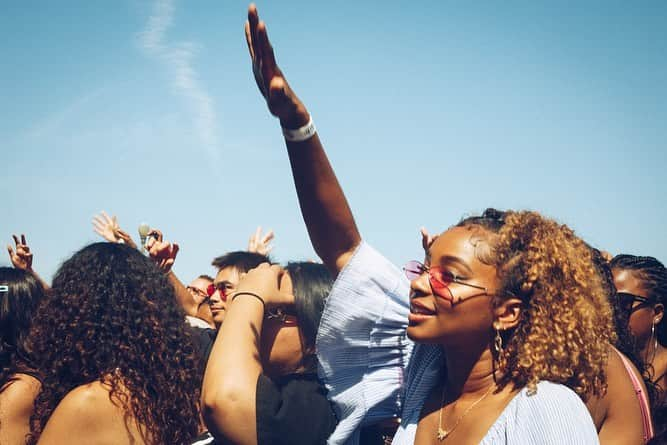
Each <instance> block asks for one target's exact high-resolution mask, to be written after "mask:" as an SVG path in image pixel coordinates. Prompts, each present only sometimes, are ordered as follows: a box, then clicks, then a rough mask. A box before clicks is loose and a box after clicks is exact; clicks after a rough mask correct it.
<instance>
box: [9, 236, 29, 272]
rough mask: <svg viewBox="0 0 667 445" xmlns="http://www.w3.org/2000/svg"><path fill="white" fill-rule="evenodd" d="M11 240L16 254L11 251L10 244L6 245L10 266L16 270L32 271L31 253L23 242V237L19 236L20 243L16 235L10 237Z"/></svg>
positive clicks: (24, 241)
mask: <svg viewBox="0 0 667 445" xmlns="http://www.w3.org/2000/svg"><path fill="white" fill-rule="evenodd" d="M12 238H14V243H15V244H16V252H14V249H12V246H11V244H8V245H7V252H9V259H10V261H11V262H12V266H14V268H16V269H22V270H25V271H32V252H30V247H28V243H27V242H26V240H25V235H23V234H22V235H21V240H20V241H19V238H18V236H16V235H12Z"/></svg>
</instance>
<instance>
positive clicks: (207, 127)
mask: <svg viewBox="0 0 667 445" xmlns="http://www.w3.org/2000/svg"><path fill="white" fill-rule="evenodd" d="M173 20H174V3H173V0H157V1H156V2H155V4H154V7H153V14H152V15H151V16H150V17H149V18H148V23H147V25H146V28H145V29H144V30H143V31H142V32H141V33H140V42H141V46H142V48H143V49H144V50H145V51H146V52H147V53H148V54H150V55H152V56H154V57H157V58H158V59H160V60H162V61H163V62H164V63H165V64H166V65H167V67H168V68H169V70H170V71H171V74H172V76H173V78H172V83H173V85H174V88H175V89H176V90H177V91H178V92H179V93H180V94H181V95H182V96H183V97H184V98H185V99H186V100H187V101H188V104H189V105H190V107H191V108H192V112H193V113H194V127H195V129H196V131H197V134H198V136H199V138H200V140H201V143H202V144H203V146H204V149H205V150H206V152H207V154H208V155H209V157H210V158H211V160H212V161H213V162H214V163H216V164H217V163H218V162H219V160H220V150H219V138H218V132H217V129H216V121H217V119H216V114H215V110H214V107H213V99H212V98H211V97H210V96H209V95H208V93H207V92H206V90H205V89H204V88H203V87H202V86H201V85H200V83H199V78H198V77H199V76H198V75H197V71H196V70H195V69H194V67H193V65H192V58H193V56H194V54H195V52H196V50H195V46H194V45H193V44H191V43H189V42H179V43H169V42H167V41H166V39H165V35H166V33H167V30H168V29H169V27H170V26H171V24H172V23H173Z"/></svg>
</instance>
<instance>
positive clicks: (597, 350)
mask: <svg viewBox="0 0 667 445" xmlns="http://www.w3.org/2000/svg"><path fill="white" fill-rule="evenodd" d="M458 226H461V227H470V228H471V229H474V228H475V227H481V228H482V229H483V230H484V231H485V232H487V233H491V234H492V235H491V236H483V237H482V238H481V240H482V241H485V242H483V244H484V246H483V248H481V249H476V250H477V256H478V257H479V259H480V260H481V261H483V262H484V263H486V264H491V265H494V266H495V267H496V268H497V270H498V276H499V278H500V287H499V289H498V291H497V292H496V296H495V299H494V302H493V304H494V307H498V306H499V305H500V304H502V303H503V302H504V301H506V300H507V299H509V298H519V299H520V300H521V301H522V302H523V308H522V309H523V310H522V311H521V316H520V320H519V323H518V325H517V326H516V327H515V328H514V329H511V330H508V331H506V332H503V345H504V348H503V350H502V352H501V353H500V354H498V355H499V357H496V358H497V359H498V363H499V367H500V369H499V371H500V373H499V375H500V376H499V377H498V384H499V386H501V387H504V386H505V385H507V384H509V383H512V384H513V385H514V387H516V388H522V387H524V386H526V387H528V389H529V391H535V390H536V385H537V383H538V382H539V381H540V380H548V381H551V382H555V383H561V384H564V385H566V386H568V387H569V388H571V389H572V390H573V391H575V392H576V393H577V394H578V395H579V396H580V397H581V398H582V399H584V400H587V399H588V397H590V396H591V395H596V396H600V395H603V394H604V392H605V391H606V375H605V371H604V370H605V365H606V363H607V358H608V353H609V345H610V342H613V341H614V340H615V334H614V330H613V321H612V319H613V317H612V309H611V306H610V305H609V302H608V299H607V293H606V291H605V288H604V285H603V281H602V277H601V276H600V274H599V273H598V271H597V269H596V267H595V265H594V263H593V258H592V253H591V250H590V248H589V247H588V246H587V245H586V244H585V243H584V241H583V240H581V239H580V238H579V237H577V236H576V235H575V234H574V232H573V231H572V229H570V228H569V227H567V226H565V225H561V224H559V223H557V222H556V221H553V220H551V219H548V218H545V217H543V216H542V215H540V214H539V213H537V212H529V211H522V212H513V211H507V212H501V211H498V210H495V209H487V210H486V211H485V212H484V213H483V214H482V215H481V216H477V217H470V218H466V219H464V220H462V221H461V222H460V223H459V224H458Z"/></svg>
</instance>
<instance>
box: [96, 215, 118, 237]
mask: <svg viewBox="0 0 667 445" xmlns="http://www.w3.org/2000/svg"><path fill="white" fill-rule="evenodd" d="M117 228H118V221H117V220H116V217H115V216H109V215H107V212H105V211H104V210H102V211H101V212H100V214H99V215H95V216H93V230H94V231H95V233H97V234H98V235H99V236H101V237H102V238H104V239H105V240H107V241H109V242H110V243H115V242H118V239H117V238H116V230H117Z"/></svg>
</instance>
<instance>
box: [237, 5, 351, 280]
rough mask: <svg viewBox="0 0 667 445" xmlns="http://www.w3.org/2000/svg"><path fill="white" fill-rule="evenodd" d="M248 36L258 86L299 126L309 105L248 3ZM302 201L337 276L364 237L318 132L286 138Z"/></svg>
mask: <svg viewBox="0 0 667 445" xmlns="http://www.w3.org/2000/svg"><path fill="white" fill-rule="evenodd" d="M246 40H247V42H248V49H249V51H250V56H251V58H252V62H253V70H254V73H255V79H256V81H257V85H258V87H259V89H260V91H261V92H262V94H263V95H264V97H265V98H266V100H267V104H268V107H269V110H270V111H271V113H272V114H273V115H274V116H276V117H278V118H279V119H280V124H281V125H282V127H283V128H288V129H297V128H299V127H302V126H304V125H305V124H307V123H308V121H309V120H310V115H309V114H308V111H307V110H306V107H305V106H304V105H303V103H302V102H301V101H300V100H299V98H298V97H297V96H296V94H294V92H293V91H292V89H291V88H290V86H289V84H288V83H287V80H286V79H285V77H284V76H283V73H282V71H280V69H279V68H278V66H277V65H276V61H275V57H274V54H273V48H272V47H271V43H270V42H269V38H268V35H267V32H266V25H265V24H264V22H260V21H259V16H258V14H257V9H256V8H255V6H254V5H250V8H249V10H248V22H247V23H246ZM287 152H288V155H289V159H290V165H291V167H292V175H293V177H294V184H295V186H296V191H297V195H298V197H299V205H300V207H301V213H302V215H303V219H304V221H305V223H306V227H307V228H308V234H309V235H310V240H311V242H312V244H313V248H314V249H315V252H316V253H317V254H318V255H319V256H320V258H322V261H323V262H324V264H326V265H327V267H328V268H329V269H330V270H331V271H332V273H334V275H337V274H338V272H340V270H341V269H342V268H343V267H344V266H345V264H347V262H348V261H349V259H350V257H351V255H352V253H353V252H354V249H355V248H356V247H357V245H358V244H359V243H360V241H361V235H360V234H359V230H358V229H357V226H356V223H355V222H354V217H353V215H352V212H351V210H350V207H349V205H348V203H347V199H345V195H344V193H343V190H342V188H341V186H340V184H339V183H338V180H337V179H336V175H335V174H334V171H333V169H332V168H331V164H330V163H329V159H328V158H327V155H326V153H325V152H324V148H323V147H322V144H321V142H320V139H319V137H318V135H317V134H315V135H314V136H312V137H311V138H309V139H307V140H305V141H301V142H287Z"/></svg>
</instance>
